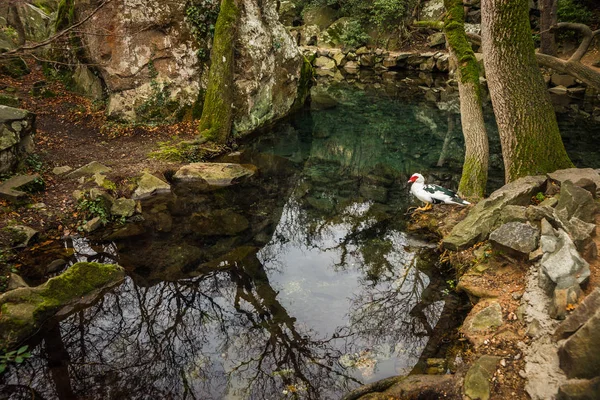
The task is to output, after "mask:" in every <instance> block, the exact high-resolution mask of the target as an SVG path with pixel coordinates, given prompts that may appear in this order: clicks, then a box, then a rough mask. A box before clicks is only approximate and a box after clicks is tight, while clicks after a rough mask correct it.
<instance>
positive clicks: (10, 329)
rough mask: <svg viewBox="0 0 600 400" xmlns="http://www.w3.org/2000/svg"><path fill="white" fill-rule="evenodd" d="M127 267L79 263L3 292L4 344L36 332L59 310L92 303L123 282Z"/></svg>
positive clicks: (0, 342) (0, 322)
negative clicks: (37, 282) (34, 283)
mask: <svg viewBox="0 0 600 400" xmlns="http://www.w3.org/2000/svg"><path fill="white" fill-rule="evenodd" d="M124 276H125V273H124V270H123V268H121V267H120V266H118V265H113V264H99V263H77V264H75V265H73V266H72V267H71V268H69V269H68V270H67V271H65V272H64V273H63V274H61V275H59V276H57V277H55V278H52V279H50V280H48V282H46V283H44V284H43V285H40V286H37V287H33V288H29V287H23V288H19V289H15V290H12V291H10V292H7V293H5V294H3V295H2V296H0V311H1V313H0V348H9V347H11V346H14V345H16V344H17V343H19V342H21V341H23V340H25V339H26V338H27V337H29V336H31V335H32V334H33V333H35V332H36V331H37V330H38V329H39V328H40V327H41V326H42V324H43V323H44V322H45V321H46V320H48V319H49V318H51V317H52V316H54V315H55V314H57V313H58V312H59V311H61V313H62V314H63V315H64V313H65V312H68V310H71V309H73V308H74V307H76V306H77V305H78V304H81V303H82V302H83V303H89V302H91V301H92V300H93V299H95V298H96V296H97V295H98V294H99V293H100V292H101V291H102V290H104V289H106V288H109V287H112V286H114V285H115V284H117V283H119V282H121V281H122V280H123V278H124Z"/></svg>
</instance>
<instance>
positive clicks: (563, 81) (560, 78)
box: [550, 73, 577, 88]
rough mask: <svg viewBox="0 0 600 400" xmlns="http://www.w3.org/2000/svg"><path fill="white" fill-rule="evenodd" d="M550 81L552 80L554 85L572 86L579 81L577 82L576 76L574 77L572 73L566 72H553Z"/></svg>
mask: <svg viewBox="0 0 600 400" xmlns="http://www.w3.org/2000/svg"><path fill="white" fill-rule="evenodd" d="M550 82H552V84H553V85H555V86H564V87H567V88H568V87H571V86H575V84H576V83H577V82H575V78H573V77H572V76H571V75H566V74H556V73H555V74H552V77H551V78H550Z"/></svg>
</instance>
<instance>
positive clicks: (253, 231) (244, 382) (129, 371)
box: [0, 105, 458, 399]
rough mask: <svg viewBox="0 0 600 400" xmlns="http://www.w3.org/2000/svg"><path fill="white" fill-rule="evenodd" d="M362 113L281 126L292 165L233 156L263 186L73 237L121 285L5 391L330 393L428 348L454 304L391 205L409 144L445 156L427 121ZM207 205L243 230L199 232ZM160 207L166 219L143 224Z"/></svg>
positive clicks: (401, 184) (77, 394)
mask: <svg viewBox="0 0 600 400" xmlns="http://www.w3.org/2000/svg"><path fill="white" fill-rule="evenodd" d="M371 106H373V105H371ZM402 112H404V113H405V114H406V113H407V112H412V111H411V109H404V108H403V111H402ZM365 115H372V113H368V114H364V113H363V114H361V113H358V112H354V111H353V112H351V113H350V114H349V115H348V118H350V121H352V123H351V124H350V125H347V126H346V128H348V129H337V130H335V129H333V128H334V127H335V126H336V124H338V122H337V121H338V120H339V119H337V118H332V117H331V116H330V117H326V116H325V114H323V115H322V117H323V118H325V119H323V120H321V122H323V123H309V124H308V125H311V126H312V128H311V129H314V130H315V132H309V133H308V135H307V134H306V133H302V132H298V131H296V130H295V129H294V128H293V127H292V126H284V128H285V135H287V136H285V140H284V145H285V146H284V147H285V151H286V154H288V155H289V157H288V159H283V158H281V157H279V158H278V157H275V156H268V155H264V154H258V155H257V154H254V155H253V156H252V154H251V156H250V158H249V159H243V155H242V156H236V157H240V159H238V160H235V161H236V162H242V163H246V162H247V163H252V164H255V165H257V166H258V169H259V171H261V175H260V180H259V181H258V182H253V183H251V184H250V185H249V186H243V185H240V186H241V187H237V188H235V189H232V191H217V192H215V193H212V194H210V195H209V194H202V195H201V196H198V197H196V198H184V197H183V196H184V195H185V191H182V193H184V194H178V196H179V197H178V198H177V199H176V200H175V199H171V200H170V203H168V204H167V205H162V206H161V207H160V208H159V207H155V208H154V209H155V210H156V213H155V214H152V209H153V208H152V207H154V206H148V207H145V206H144V207H143V208H144V210H150V211H148V212H147V214H144V219H145V221H146V222H147V223H146V224H145V225H144V224H142V225H140V229H141V231H143V232H145V233H144V234H143V235H142V234H140V235H139V236H135V237H133V238H124V239H119V240H118V241H117V242H115V243H116V246H112V245H111V244H110V243H108V244H107V243H104V246H103V249H102V251H99V252H98V253H96V251H95V250H94V248H93V247H90V246H88V243H87V242H86V241H84V240H82V241H79V242H76V245H77V246H78V248H79V249H84V248H85V251H82V252H80V253H79V254H78V255H77V256H78V257H80V258H85V259H96V260H106V261H109V262H110V261H111V260H112V258H113V257H114V253H115V251H116V252H117V253H118V254H117V255H116V256H117V259H118V260H119V262H120V263H121V264H122V265H123V266H124V267H125V269H126V270H127V271H128V272H129V273H130V276H131V277H132V278H128V279H127V280H126V281H125V283H124V284H123V285H121V286H120V287H118V288H117V289H115V290H113V291H111V292H110V293H108V294H106V295H104V296H103V297H102V298H101V299H99V301H98V302H97V303H96V304H95V305H93V306H91V307H89V308H87V309H86V310H83V311H79V312H77V313H75V314H73V315H70V316H69V317H68V318H66V319H64V320H63V321H61V322H60V324H59V325H52V326H49V327H47V328H46V329H45V331H44V332H42V333H41V334H40V335H39V336H38V337H37V338H36V339H34V341H33V342H32V345H35V344H36V341H37V344H40V345H38V346H37V347H35V349H34V357H32V358H31V359H29V360H27V361H26V362H25V363H24V365H22V366H21V367H19V368H18V369H17V368H11V371H10V372H9V374H7V375H6V376H5V377H4V378H0V379H4V382H2V383H4V384H5V386H4V389H3V392H2V393H5V394H6V393H12V398H31V393H33V391H36V392H37V393H36V397H37V398H47V399H51V398H52V399H53V398H59V399H70V398H82V399H125V398H126V399H142V398H144V399H145V398H166V399H171V398H177V399H179V398H182V399H246V398H249V399H274V398H285V397H288V398H293V397H298V398H308V399H327V398H338V397H339V396H340V394H341V393H343V392H346V391H348V390H350V389H352V388H354V387H356V386H357V385H358V384H360V383H363V382H370V381H373V380H376V379H379V378H383V377H386V376H390V375H394V374H401V373H406V372H409V371H410V370H411V369H412V368H413V367H415V366H417V367H418V366H419V364H420V363H422V361H423V360H424V358H426V357H434V356H438V355H439V354H440V351H441V349H442V346H441V344H442V342H443V340H444V336H443V335H440V334H439V333H438V331H439V329H436V325H437V326H438V327H439V326H442V330H444V331H451V330H452V329H451V328H452V326H453V325H452V324H453V323H455V320H457V319H456V318H454V319H453V318H452V312H453V310H454V309H455V308H456V306H457V303H458V301H457V300H456V298H454V297H453V296H452V295H447V292H445V291H444V290H443V289H444V288H445V287H446V286H447V285H446V283H445V279H443V278H442V277H441V276H439V274H436V273H434V271H433V269H432V268H431V267H432V264H433V261H432V260H430V259H428V258H427V255H428V254H429V253H430V250H427V249H425V248H424V247H425V246H423V244H419V243H418V242H416V241H415V240H414V239H413V238H411V237H409V236H408V235H407V234H405V233H403V230H404V227H403V222H402V221H403V218H402V216H401V215H399V213H401V212H403V210H405V208H406V205H407V203H408V199H407V192H408V191H407V188H406V183H405V182H406V179H407V173H408V172H410V171H409V170H412V169H413V168H414V167H415V165H425V164H424V163H425V162H431V163H434V164H435V163H437V162H438V158H439V157H438V156H439V154H437V155H433V154H431V155H429V156H428V158H427V160H426V161H425V160H423V159H420V160H410V159H408V157H407V156H405V153H404V151H405V149H408V148H411V151H413V150H414V148H413V147H414V146H413V147H410V146H408V142H407V140H408V139H410V138H411V137H413V136H414V137H415V139H417V140H418V141H419V143H421V144H422V145H423V146H422V147H427V146H428V145H429V144H430V143H429V142H427V141H428V140H429V141H431V140H433V141H436V143H435V146H436V147H435V148H440V149H441V148H442V146H443V138H444V136H439V135H438V134H437V133H431V132H429V133H427V132H426V130H427V129H429V128H427V127H426V126H420V127H418V129H419V130H418V131H417V132H421V131H423V134H422V135H421V134H420V133H419V135H416V134H415V133H414V130H413V129H412V128H410V129H409V128H408V127H402V130H401V132H400V133H398V132H396V130H397V129H398V126H399V125H398V124H396V123H393V122H390V121H389V120H387V119H386V118H383V117H381V116H380V117H378V118H379V119H380V120H381V121H382V124H380V125H379V127H378V129H372V130H369V131H367V132H365V131H364V130H361V129H359V128H358V125H359V121H360V118H363V116H365ZM405 117H406V116H403V118H405ZM327 118H329V119H327ZM406 118H407V117H406ZM438 120H441V121H446V118H443V119H440V118H438ZM327 121H329V122H327ZM325 122H327V123H328V124H329V125H327V124H326V123H325ZM383 122H385V124H384V123H383ZM438 125H440V124H438ZM440 126H441V125H440ZM284 128H282V129H284ZM317 130H319V132H317ZM444 132H446V131H445V130H444ZM426 133H427V134H426ZM319 135H321V137H322V139H319V140H317V139H310V140H312V143H311V142H308V143H307V142H306V140H305V136H309V137H313V136H314V137H319ZM274 136H277V133H276V134H275V135H274ZM271 139H273V138H271ZM271 139H269V138H268V137H265V138H264V139H262V140H264V141H265V143H267V142H269V140H271ZM273 140H274V139H273ZM315 141H316V142H315ZM269 143H270V142H269ZM291 143H292V144H294V146H295V147H294V148H293V149H291V148H290V144H291ZM271 144H272V143H271ZM271 144H269V145H271ZM265 146H266V144H265ZM388 150H389V152H387V153H386V151H388ZM290 160H291V161H290ZM432 165H433V164H432ZM291 169H294V170H293V171H292V170H291ZM271 172H272V173H273V174H271ZM211 210H226V211H227V212H230V211H233V212H234V213H235V214H236V215H242V214H243V216H244V218H245V219H246V220H247V221H248V222H249V223H248V228H243V229H242V230H241V231H240V233H237V234H236V235H235V236H227V237H225V236H226V235H223V236H218V235H217V236H216V237H207V236H206V235H203V234H202V232H198V227H197V226H194V215H200V214H201V215H202V218H204V219H209V218H210V215H211V214H210V213H211ZM167 213H170V214H169V215H166V214H167ZM158 215H161V218H167V219H172V225H173V227H176V228H174V229H173V231H172V232H169V233H168V234H167V233H165V232H163V231H162V230H161V229H158V228H157V229H156V230H153V229H154V228H155V227H156V226H158V222H157V221H158V217H157V216H158ZM229 215H231V213H230V214H229ZM203 221H204V220H203ZM184 250H185V251H187V253H186V254H185V255H183V254H180V253H183V251H184ZM227 252H229V253H228V254H225V253H227Z"/></svg>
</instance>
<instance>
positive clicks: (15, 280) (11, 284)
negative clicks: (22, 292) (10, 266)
mask: <svg viewBox="0 0 600 400" xmlns="http://www.w3.org/2000/svg"><path fill="white" fill-rule="evenodd" d="M22 287H29V285H28V284H27V283H25V281H24V280H23V278H21V277H20V276H19V275H17V274H15V273H14V272H11V273H10V275H9V277H8V282H7V285H6V288H7V290H15V289H18V288H22Z"/></svg>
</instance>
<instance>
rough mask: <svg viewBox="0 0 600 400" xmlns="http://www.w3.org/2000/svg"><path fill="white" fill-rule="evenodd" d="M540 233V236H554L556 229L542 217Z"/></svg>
mask: <svg viewBox="0 0 600 400" xmlns="http://www.w3.org/2000/svg"><path fill="white" fill-rule="evenodd" d="M540 233H541V234H542V236H554V237H556V231H555V230H554V228H553V227H552V224H550V222H548V220H547V219H546V218H544V219H542V221H541V224H540Z"/></svg>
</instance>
